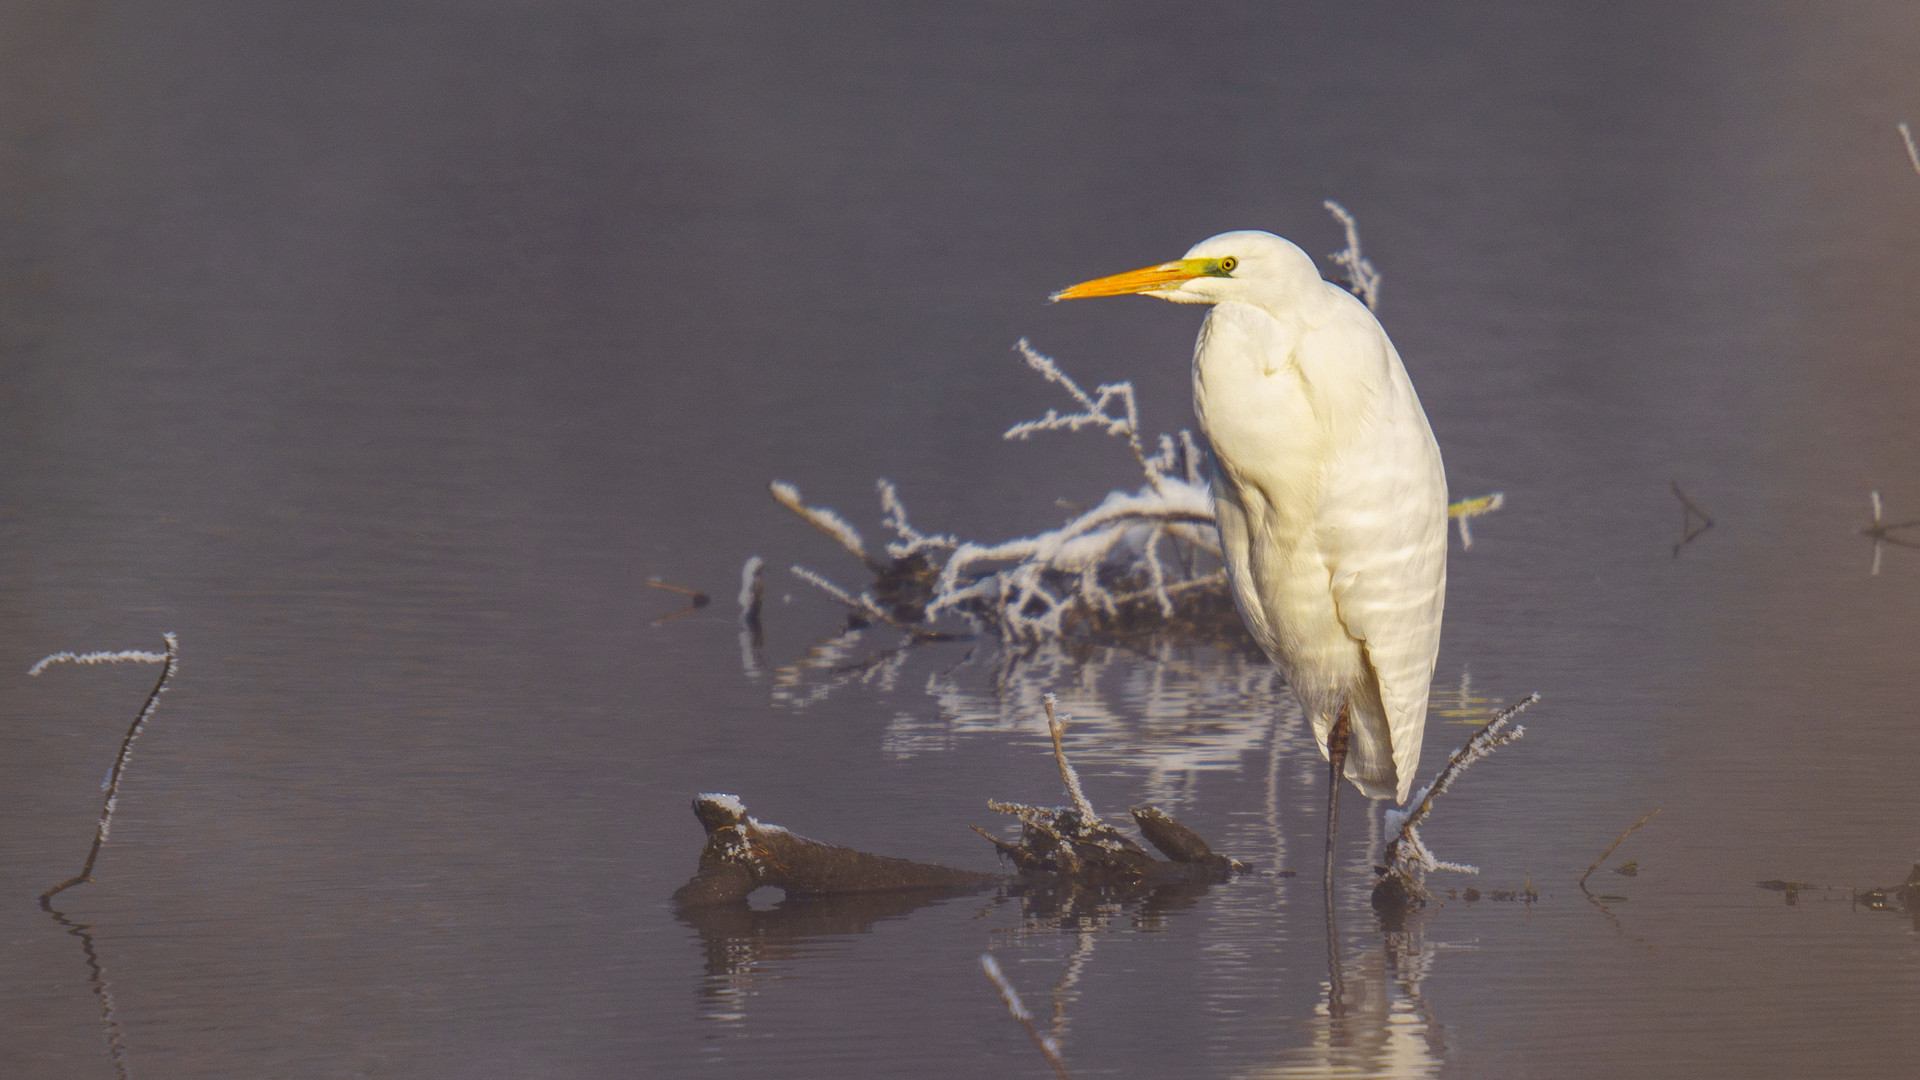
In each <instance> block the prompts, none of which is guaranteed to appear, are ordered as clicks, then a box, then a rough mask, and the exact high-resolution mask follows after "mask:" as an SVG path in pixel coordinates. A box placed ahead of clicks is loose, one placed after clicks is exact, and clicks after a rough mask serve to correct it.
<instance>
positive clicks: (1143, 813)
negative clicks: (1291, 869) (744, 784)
mask: <svg viewBox="0 0 1920 1080" xmlns="http://www.w3.org/2000/svg"><path fill="white" fill-rule="evenodd" d="M1046 700H1047V719H1048V723H1049V724H1050V725H1051V727H1052V729H1053V736H1054V739H1053V746H1054V753H1055V757H1056V759H1057V761H1058V762H1059V765H1060V776H1061V779H1062V780H1063V781H1064V782H1065V784H1066V787H1067V791H1068V794H1069V796H1070V797H1071V798H1072V800H1073V803H1074V805H1072V806H1057V807H1045V806H1029V805H1026V804H1025V803H1004V802H998V801H993V800H989V801H988V803H987V806H988V807H989V808H991V809H994V810H998V811H1000V812H1001V813H1004V814H1010V815H1012V816H1014V817H1016V818H1019V819H1020V823H1021V826H1022V828H1021V835H1020V839H1019V840H1018V841H1007V840H1001V839H999V838H997V837H995V836H993V835H992V834H990V833H988V832H987V831H986V830H985V829H982V828H980V827H979V826H977V825H976V826H974V827H973V828H974V831H975V832H978V833H979V834H980V835H982V836H985V837H986V838H987V839H988V840H990V841H992V842H993V845H994V847H995V848H997V849H998V850H999V851H1000V853H1001V854H1002V855H1005V856H1006V857H1007V858H1008V859H1009V860H1011V861H1012V863H1013V865H1014V869H1015V870H1016V871H1017V872H1018V874H1019V879H1020V882H1021V883H1022V884H1024V885H1028V886H1036V885H1037V886H1039V887H1041V888H1046V887H1049V886H1054V885H1060V884H1068V885H1072V886H1075V887H1078V886H1093V887H1106V886H1132V885H1147V886H1158V885H1164V884H1177V883H1181V882H1212V881H1219V880H1224V879H1225V878H1226V877H1228V876H1230V875H1231V874H1234V873H1236V872H1239V871H1243V870H1245V869H1246V867H1245V866H1244V865H1242V864H1241V863H1239V862H1236V861H1235V860H1233V859H1230V858H1227V857H1226V856H1224V855H1220V854H1217V853H1216V852H1215V851H1214V850H1213V848H1212V847H1211V846H1209V845H1208V844H1207V842H1206V841H1205V840H1204V839H1202V838H1201V837H1200V835H1199V834H1198V833H1196V832H1194V831H1193V830H1192V829H1189V828H1188V827H1186V826H1185V825H1182V824H1180V823H1179V822H1178V821H1176V820H1174V818H1173V816H1172V815H1170V814H1168V813H1167V812H1166V811H1164V810H1162V809H1160V808H1159V807H1156V806H1142V807H1136V808H1135V809H1134V810H1133V812H1132V813H1133V820H1134V822H1135V824H1137V825H1138V826H1139V827H1140V832H1141V835H1143V836H1145V837H1146V839H1147V842H1148V843H1150V844H1152V845H1153V846H1154V847H1155V848H1157V849H1158V850H1159V851H1160V853H1161V854H1163V855H1165V856H1166V857H1167V858H1166V860H1164V861H1163V860H1161V859H1156V858H1154V857H1153V855H1152V854H1151V853H1149V852H1148V851H1147V849H1146V848H1143V847H1141V846H1140V845H1139V844H1138V843H1135V842H1134V841H1133V840H1132V839H1130V838H1128V837H1127V836H1125V835H1123V834H1122V833H1121V832H1120V831H1119V830H1118V829H1116V828H1114V827H1113V826H1112V825H1109V824H1108V823H1107V822H1106V821H1105V820H1103V819H1102V818H1101V817H1100V816H1099V815H1098V814H1097V813H1095V812H1094V809H1093V805H1092V804H1091V803H1090V802H1088V800H1087V797H1086V793H1085V792H1083V791H1082V790H1081V789H1080V779H1079V776H1078V775H1076V774H1075V772H1074V770H1073V765H1072V763H1071V762H1069V761H1068V760H1067V755H1066V749H1065V747H1064V746H1063V745H1062V742H1061V736H1062V734H1063V732H1064V729H1065V724H1064V722H1063V721H1062V720H1061V719H1060V718H1059V717H1058V716H1057V715H1055V713H1054V704H1055V702H1054V699H1053V695H1051V694H1049V695H1047V699H1046ZM693 813H694V816H695V817H696V818H698V819H699V820H700V824H701V826H702V827H703V828H705V829H706V831H707V844H706V847H705V848H703V849H702V850H701V852H700V867H699V870H698V871H697V872H696V873H695V874H694V876H693V878H692V880H690V881H688V882H687V883H686V884H685V885H682V886H681V887H680V888H679V889H678V890H676V891H675V892H674V894H673V902H674V904H675V906H677V907H679V908H681V909H694V908H700V907H705V906H708V905H715V904H737V903H742V902H744V901H745V900H746V898H747V895H748V894H749V893H751V892H753V891H754V890H755V889H758V888H760V887H762V886H772V887H774V888H777V889H780V890H782V891H784V892H785V893H786V894H787V895H788V896H789V897H796V896H800V897H804V896H839V895H845V894H849V893H870V892H887V891H896V890H905V889H964V888H977V887H982V886H985V885H989V884H995V883H999V882H1002V881H1004V880H1005V879H1004V878H1003V877H1002V876H1000V875H997V874H985V873H980V872H979V871H974V870H960V869H956V868H954V867H950V866H940V865H937V864H934V863H921V862H913V861H912V860H909V859H897V858H892V857H889V856H885V855H873V854H869V853H867V852H864V851H856V850H854V849H853V848H845V847H839V846H837V845H834V844H823V843H821V842H820V841H818V840H809V839H807V838H806V837H804V836H799V835H797V834H795V833H793V832H790V831H788V830H787V829H784V828H782V827H780V826H778V825H766V824H762V823H761V822H758V821H755V820H754V819H753V818H752V817H751V816H749V815H748V814H747V808H746V806H745V805H744V804H742V803H741V801H740V800H739V799H738V798H735V797H734V796H732V795H718V794H706V795H701V796H699V797H697V798H695V799H694V800H693Z"/></svg>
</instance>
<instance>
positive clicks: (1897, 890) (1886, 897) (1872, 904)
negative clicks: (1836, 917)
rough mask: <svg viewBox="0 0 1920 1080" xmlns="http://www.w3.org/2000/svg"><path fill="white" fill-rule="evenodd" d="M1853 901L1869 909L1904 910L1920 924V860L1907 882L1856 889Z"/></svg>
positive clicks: (1914, 865) (1856, 904) (1915, 864)
mask: <svg viewBox="0 0 1920 1080" xmlns="http://www.w3.org/2000/svg"><path fill="white" fill-rule="evenodd" d="M1853 902H1854V905H1855V906H1857V907H1863V908H1866V909H1867V910H1869V911H1904V912H1906V913H1907V914H1909V915H1912V916H1913V917H1914V922H1915V923H1916V925H1920V862H1917V863H1914V864H1913V871H1912V872H1911V873H1909V874H1908V875H1907V880H1906V882H1905V883H1903V884H1900V885H1896V886H1893V887H1892V888H1878V889H1856V890H1854V894H1853Z"/></svg>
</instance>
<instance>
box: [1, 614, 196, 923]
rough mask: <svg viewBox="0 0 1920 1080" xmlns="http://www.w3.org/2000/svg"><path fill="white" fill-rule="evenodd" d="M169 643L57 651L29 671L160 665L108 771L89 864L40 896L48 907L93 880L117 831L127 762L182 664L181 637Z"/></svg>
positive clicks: (88, 856) (89, 853)
mask: <svg viewBox="0 0 1920 1080" xmlns="http://www.w3.org/2000/svg"><path fill="white" fill-rule="evenodd" d="M162 636H163V637H164V638H165V640H166V643H167V651H166V652H164V653H147V652H135V651H132V650H128V651H125V652H118V653H82V654H79V655H75V654H74V653H54V654H53V655H52V656H49V657H46V658H45V659H43V660H41V661H40V662H39V663H37V664H35V665H33V667H32V668H31V669H29V670H28V672H27V674H29V675H38V674H40V673H41V672H43V671H45V670H46V669H47V668H48V667H49V666H51V665H53V664H58V663H74V664H117V663H125V662H134V663H143V664H154V663H157V664H159V665H160V678H159V679H158V680H156V681H155V682H154V684H153V690H152V692H151V693H149V694H147V700H146V703H145V704H143V705H141V706H140V712H139V713H138V714H136V715H135V716H134V718H133V724H132V725H131V726H129V727H128V728H127V734H126V736H125V737H124V738H122V739H121V740H120V752H119V753H118V754H117V755H115V756H114V759H113V768H112V769H111V770H110V771H109V772H108V773H107V779H106V782H105V783H104V784H102V785H101V787H102V788H104V789H105V791H106V799H105V801H104V802H103V803H102V804H101V807H100V822H99V824H98V825H96V826H95V827H94V830H93V847H92V848H90V849H88V851H87V862H86V865H84V866H82V867H81V868H80V873H78V874H76V875H74V876H73V877H72V878H70V879H68V880H66V881H63V882H61V883H60V884H58V885H55V886H54V887H53V888H51V889H48V890H47V891H46V892H45V893H42V894H41V896H40V906H41V907H43V908H45V907H46V906H47V901H48V899H49V898H51V897H53V896H54V895H55V894H57V893H59V892H61V891H62V890H65V889H70V888H72V887H73V886H75V885H78V884H80V883H81V882H85V881H92V880H93V864H94V863H95V861H97V860H98V859H99V858H100V848H101V847H102V846H103V845H105V844H106V842H107V838H108V837H109V836H110V835H112V833H113V811H114V807H115V806H117V805H119V802H120V781H121V779H122V778H124V777H125V776H126V772H127V763H128V762H130V761H132V760H133V744H134V741H135V740H137V739H138V738H140V732H141V730H142V729H144V728H145V727H146V725H147V721H148V720H150V719H152V717H153V711H154V710H155V709H156V708H158V707H159V706H160V695H161V694H164V693H166V690H167V683H168V682H169V681H171V680H172V679H173V673H174V671H175V670H177V669H178V668H179V666H180V661H179V649H180V640H179V638H177V637H175V636H174V635H173V634H172V633H168V634H164V635H162Z"/></svg>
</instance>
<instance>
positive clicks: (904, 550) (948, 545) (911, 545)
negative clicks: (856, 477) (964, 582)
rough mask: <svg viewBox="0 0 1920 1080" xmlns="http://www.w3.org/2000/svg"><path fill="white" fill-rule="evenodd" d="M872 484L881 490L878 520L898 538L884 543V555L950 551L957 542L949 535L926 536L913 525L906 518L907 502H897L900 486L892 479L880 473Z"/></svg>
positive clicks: (898, 500)
mask: <svg viewBox="0 0 1920 1080" xmlns="http://www.w3.org/2000/svg"><path fill="white" fill-rule="evenodd" d="M875 486H876V487H878V488H879V489H880V510H881V515H882V516H881V518H880V522H881V524H883V525H885V526H886V527H887V528H889V529H892V530H893V531H894V533H895V534H896V535H898V536H899V537H900V539H899V540H897V541H895V542H893V543H890V544H888V545H887V554H889V555H891V556H893V557H894V558H895V559H904V558H907V557H908V556H911V555H918V554H920V553H922V552H928V551H950V550H952V549H953V548H954V547H956V546H958V545H959V543H960V541H958V540H955V539H954V538H953V537H951V536H943V535H934V536H928V535H926V534H925V533H922V532H921V531H920V530H918V529H916V528H914V527H913V525H912V524H910V523H909V522H908V521H907V505H906V504H905V503H903V502H901V501H900V489H899V488H896V487H894V486H893V481H891V480H888V479H887V478H886V477H884V476H883V477H881V478H880V479H879V481H878V482H877V483H876V485H875Z"/></svg>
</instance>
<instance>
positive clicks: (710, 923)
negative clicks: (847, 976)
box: [677, 889, 978, 1023]
mask: <svg viewBox="0 0 1920 1080" xmlns="http://www.w3.org/2000/svg"><path fill="white" fill-rule="evenodd" d="M977 891H978V890H977V889H903V890H898V891H894V892H874V893H851V894H846V895H841V896H818V897H790V898H788V899H785V900H782V901H781V902H780V903H778V904H776V905H775V906H773V907H772V908H767V909H763V908H755V907H751V906H749V905H747V904H745V903H740V904H709V905H705V906H701V907H695V908H690V909H686V910H683V911H680V912H678V913H677V914H678V917H679V918H680V921H682V922H684V923H686V924H687V925H689V926H691V927H692V928H693V929H694V931H695V932H696V933H697V934H698V935H699V938H700V946H701V948H702V950H703V951H704V952H705V953H706V973H707V977H706V979H705V980H704V981H703V982H702V983H701V985H700V990H699V994H700V1013H701V1015H702V1016H703V1017H705V1018H707V1019H709V1020H716V1021H721V1022H724V1023H739V1022H741V1021H743V1020H745V1019H746V1005H747V1001H748V1000H749V999H750V998H752V997H753V996H754V995H756V994H757V993H759V992H760V989H761V986H762V985H763V984H764V983H765V982H766V981H767V980H768V979H769V978H772V977H774V975H773V971H774V970H775V969H777V968H778V967H779V966H781V965H783V964H787V963H790V962H793V961H796V960H801V959H804V958H807V957H810V956H816V955H819V954H821V953H824V952H827V951H830V950H831V948H832V945H831V941H832V939H834V938H837V937H844V936H846V935H849V934H864V933H866V932H868V931H870V930H872V929H873V927H874V924H876V923H878V922H881V921H882V920H885V919H897V918H902V917H904V916H906V915H909V914H911V913H913V912H915V911H918V910H919V909H921V908H923V907H926V906H928V905H929V904H935V903H938V902H940V901H942V900H946V899H950V898H952V897H955V896H962V895H967V894H969V893H973V892H977Z"/></svg>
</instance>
